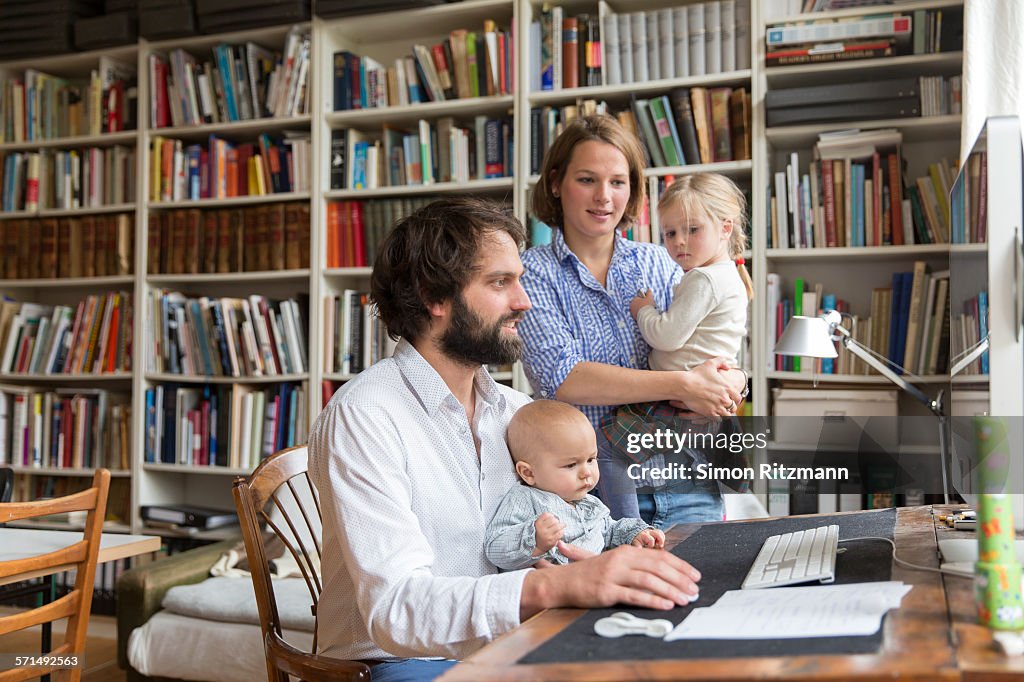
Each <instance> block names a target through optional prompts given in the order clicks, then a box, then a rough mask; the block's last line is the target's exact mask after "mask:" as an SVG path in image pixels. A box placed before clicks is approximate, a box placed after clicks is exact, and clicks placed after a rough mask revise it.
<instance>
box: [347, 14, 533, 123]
mask: <svg viewBox="0 0 1024 682" xmlns="http://www.w3.org/2000/svg"><path fill="white" fill-rule="evenodd" d="M512 53H513V49H512V36H511V32H509V31H504V30H500V29H499V28H498V25H497V24H496V23H495V22H494V21H492V20H490V19H488V20H485V21H484V22H483V27H482V30H479V31H472V30H468V29H464V28H462V29H457V30H455V31H452V32H451V33H450V34H449V36H448V37H447V38H446V39H443V40H442V41H441V42H439V43H436V44H433V45H421V44H415V45H413V46H412V54H410V55H406V56H404V57H399V58H398V59H395V60H394V61H393V62H391V63H390V66H385V65H384V64H382V63H381V62H379V61H377V60H376V59H374V58H372V57H370V56H368V55H362V56H361V55H357V54H354V53H352V52H350V51H348V50H340V51H338V52H335V53H334V110H335V111H345V110H349V109H368V108H376V107H389V106H404V105H408V104H419V103H421V102H441V101H445V100H452V99H462V98H466V97H485V96H488V95H510V94H512V91H513V90H514V86H513V77H514V72H513V67H512V61H513V55H512Z"/></svg>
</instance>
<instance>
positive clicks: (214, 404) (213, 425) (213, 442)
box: [207, 386, 219, 466]
mask: <svg viewBox="0 0 1024 682" xmlns="http://www.w3.org/2000/svg"><path fill="white" fill-rule="evenodd" d="M207 388H208V389H209V386H207ZM209 400H210V462H209V463H210V465H211V466H213V465H216V464H217V463H218V460H217V417H218V409H219V404H218V399H217V391H215V390H213V391H210V392H209Z"/></svg>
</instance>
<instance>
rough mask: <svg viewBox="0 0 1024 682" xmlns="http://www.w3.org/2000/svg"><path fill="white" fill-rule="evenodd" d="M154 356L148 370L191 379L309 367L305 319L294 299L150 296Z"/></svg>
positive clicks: (168, 293) (293, 371) (271, 373)
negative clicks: (185, 376)
mask: <svg viewBox="0 0 1024 682" xmlns="http://www.w3.org/2000/svg"><path fill="white" fill-rule="evenodd" d="M149 306H150V309H151V310H152V315H151V318H150V320H151V324H152V329H151V330H150V333H151V334H152V338H153V339H154V341H155V345H156V349H155V352H153V353H149V354H147V356H146V360H147V367H146V369H147V371H150V372H159V373H167V374H182V375H189V376H203V375H205V376H228V377H243V376H245V377H262V376H278V375H282V374H301V373H303V372H305V371H306V370H307V369H308V367H309V360H308V354H307V345H306V324H305V319H306V315H305V314H304V312H303V308H304V307H300V305H299V303H298V302H297V301H296V300H295V299H287V300H283V301H277V300H271V299H268V298H267V297H265V296H258V295H251V296H249V297H248V298H230V297H224V298H210V297H206V296H202V297H199V298H191V297H189V296H186V295H185V294H182V293H180V292H176V291H151V292H150V293H149Z"/></svg>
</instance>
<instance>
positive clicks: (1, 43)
mask: <svg viewBox="0 0 1024 682" xmlns="http://www.w3.org/2000/svg"><path fill="white" fill-rule="evenodd" d="M73 51H74V45H73V43H72V40H71V27H70V25H65V26H63V27H55V28H52V29H50V31H49V33H48V34H47V35H46V36H45V37H42V38H38V37H30V36H24V35H22V33H21V32H19V33H18V34H17V35H10V36H8V35H5V34H0V59H21V58H23V57H42V56H47V55H52V54H64V53H65V52H73Z"/></svg>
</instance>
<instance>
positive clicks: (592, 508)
mask: <svg viewBox="0 0 1024 682" xmlns="http://www.w3.org/2000/svg"><path fill="white" fill-rule="evenodd" d="M507 440H508V449H509V452H511V453H512V459H513V461H514V462H515V465H516V473H518V474H519V477H520V478H521V479H522V480H523V485H517V486H513V487H512V489H511V490H509V491H508V492H507V493H506V494H505V497H504V498H502V500H501V502H500V503H499V504H498V509H497V511H496V512H495V513H494V518H492V519H491V522H490V524H488V526H487V537H486V539H485V542H484V551H485V552H486V554H487V558H488V559H489V560H490V561H491V563H493V564H494V565H495V566H497V567H499V568H503V569H506V570H514V569H519V568H526V567H527V566H530V565H532V564H534V563H536V562H537V561H539V560H541V559H547V560H548V561H551V562H553V563H558V564H567V563H569V560H568V559H567V558H566V557H565V556H564V555H563V554H562V553H561V552H559V551H558V547H557V545H558V541H559V540H564V541H565V542H566V543H569V544H572V545H576V546H577V547H581V548H583V549H586V550H590V551H591V552H595V553H596V552H600V551H602V550H604V549H610V548H612V547H618V546H619V545H625V544H632V545H636V546H637V547H654V548H662V547H664V546H665V534H664V533H662V532H661V531H660V530H657V529H655V528H653V527H651V526H648V525H647V524H646V523H644V522H643V521H641V520H640V519H619V520H618V521H613V520H612V518H611V515H610V514H609V512H608V507H606V506H605V505H604V503H602V502H601V500H599V499H597V498H596V497H594V496H593V495H589V494H588V493H589V492H590V491H591V490H593V488H594V486H596V485H597V480H598V478H599V474H598V469H597V439H596V437H595V435H594V429H593V427H591V425H590V422H589V421H587V418H586V417H585V416H584V415H583V413H582V412H580V411H579V410H577V409H576V408H575V407H573V406H572V405H569V404H568V403H563V402H558V401H555V400H536V401H534V402H532V403H529V404H527V405H524V406H523V407H522V408H520V409H519V411H518V412H516V414H515V416H514V417H512V421H511V422H509V425H508V434H507Z"/></svg>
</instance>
